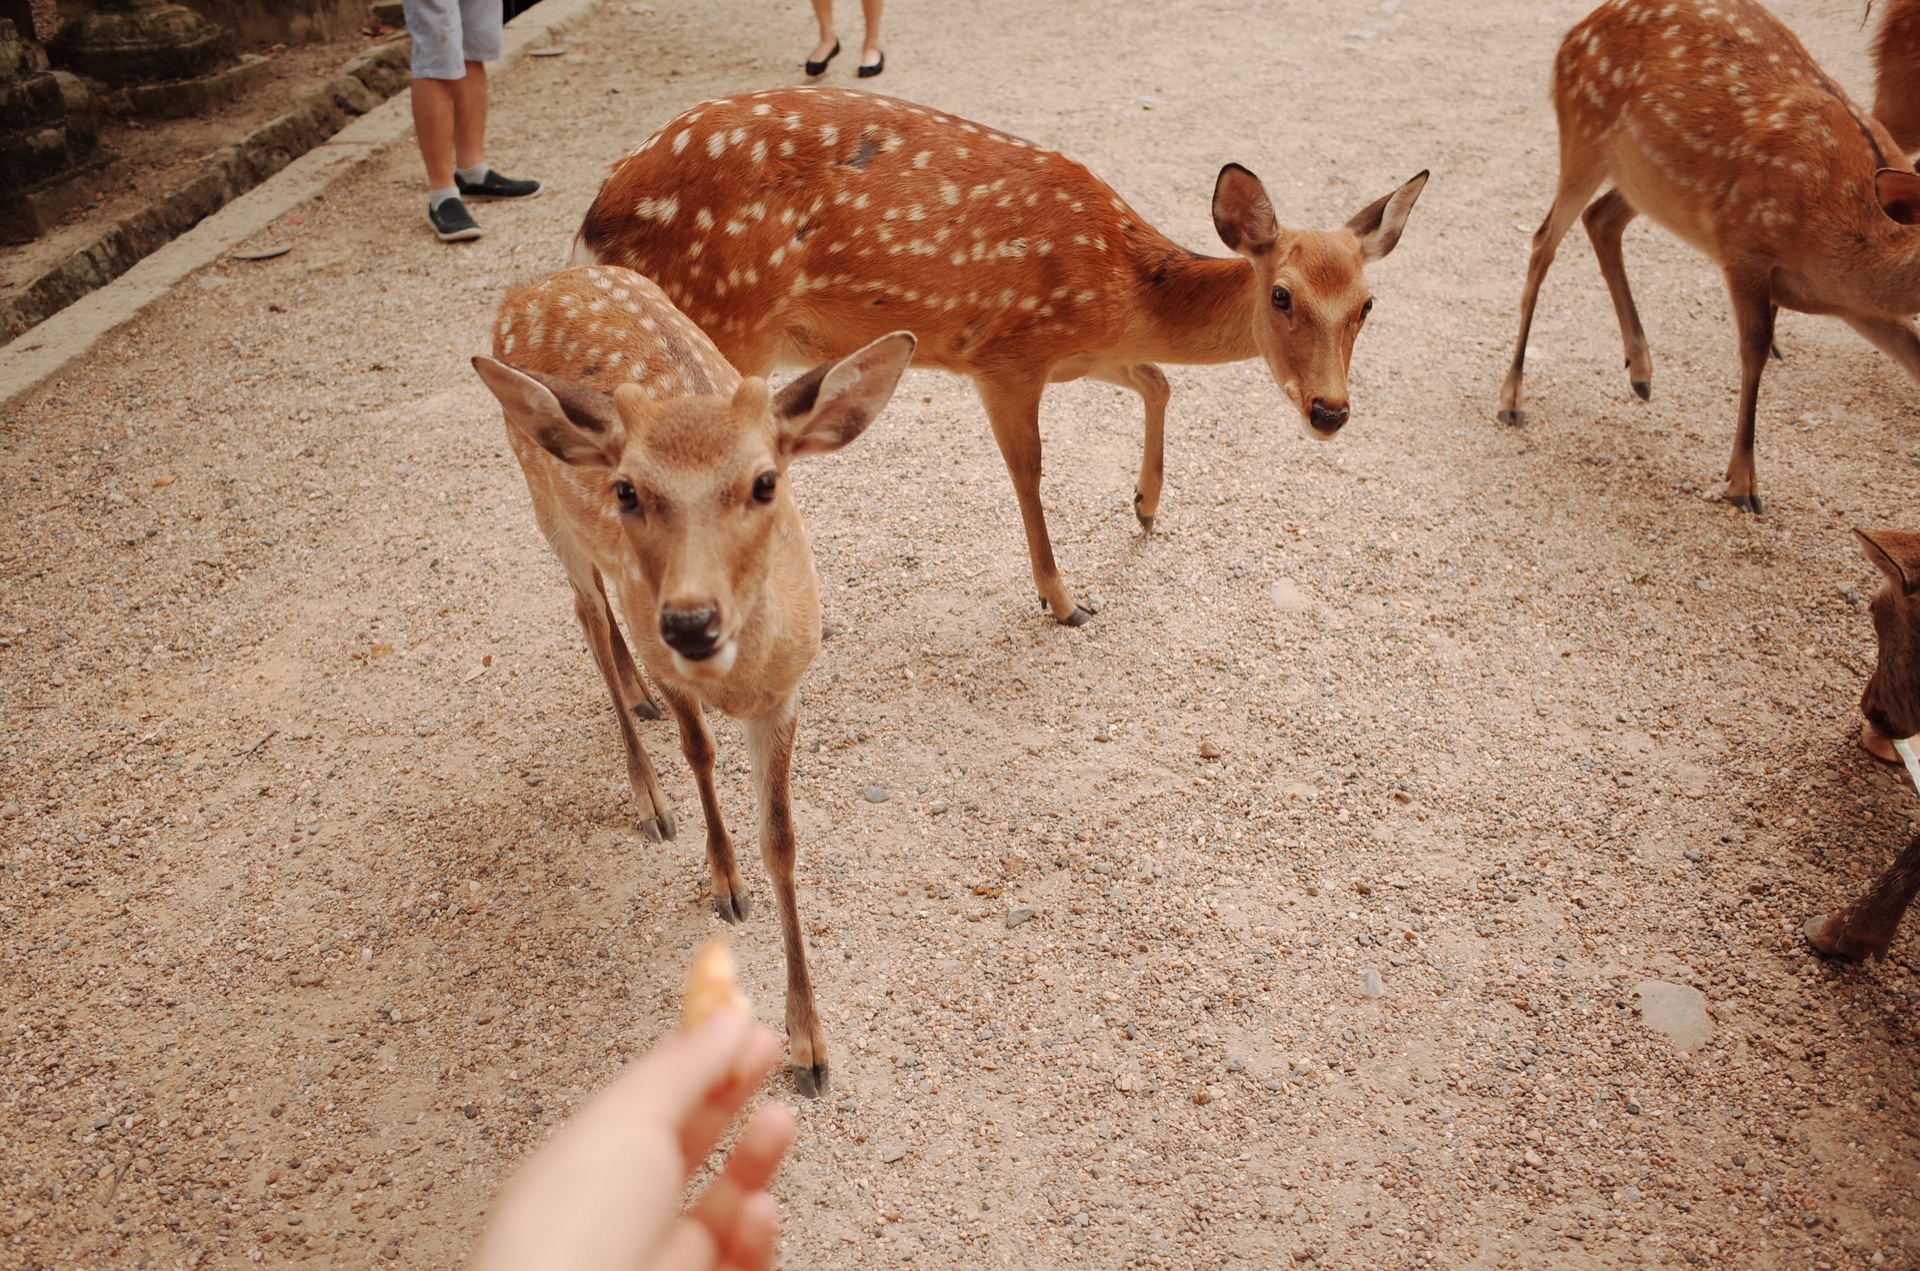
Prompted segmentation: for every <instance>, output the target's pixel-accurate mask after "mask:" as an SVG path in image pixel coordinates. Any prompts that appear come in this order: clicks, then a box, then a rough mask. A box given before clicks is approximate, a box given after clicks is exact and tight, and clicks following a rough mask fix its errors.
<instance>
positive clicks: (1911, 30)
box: [1873, 0, 1920, 154]
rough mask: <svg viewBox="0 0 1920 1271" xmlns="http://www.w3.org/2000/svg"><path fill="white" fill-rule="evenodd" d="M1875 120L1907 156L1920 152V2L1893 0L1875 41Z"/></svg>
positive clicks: (1882, 19)
mask: <svg viewBox="0 0 1920 1271" xmlns="http://www.w3.org/2000/svg"><path fill="white" fill-rule="evenodd" d="M1873 117H1874V118H1875V119H1878V120H1879V121H1880V122H1881V123H1882V124H1884V125H1886V129H1887V131H1888V132H1889V133H1891V134H1892V135H1893V140H1894V144H1896V145H1898V146H1899V147H1900V149H1901V151H1902V152H1903V153H1905V154H1912V153H1913V152H1914V151H1916V150H1920V0H1889V3H1888V4H1887V8H1886V12H1884V13H1883V14H1881V15H1880V30H1879V31H1878V32H1877V33H1876V34H1875V35H1874V39H1873Z"/></svg>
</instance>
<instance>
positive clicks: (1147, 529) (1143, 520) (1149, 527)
mask: <svg viewBox="0 0 1920 1271" xmlns="http://www.w3.org/2000/svg"><path fill="white" fill-rule="evenodd" d="M1134 515H1135V516H1138V517H1140V531H1141V533H1143V534H1151V533H1153V518H1152V517H1151V516H1144V515H1142V514H1141V513H1138V512H1135V513H1134Z"/></svg>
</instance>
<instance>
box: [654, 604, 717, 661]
mask: <svg viewBox="0 0 1920 1271" xmlns="http://www.w3.org/2000/svg"><path fill="white" fill-rule="evenodd" d="M660 638H661V639H662V640H664V641H666V642H667V647H668V648H669V649H672V650H673V651H674V652H675V653H677V654H679V655H680V656H681V657H683V658H685V659H687V660H688V661H689V662H703V661H705V660H706V659H708V658H710V657H712V656H713V655H714V652H715V651H716V650H717V649H718V648H719V647H720V609H719V607H718V606H717V605H698V606H692V607H687V608H679V607H676V608H665V607H662V608H661V610H660Z"/></svg>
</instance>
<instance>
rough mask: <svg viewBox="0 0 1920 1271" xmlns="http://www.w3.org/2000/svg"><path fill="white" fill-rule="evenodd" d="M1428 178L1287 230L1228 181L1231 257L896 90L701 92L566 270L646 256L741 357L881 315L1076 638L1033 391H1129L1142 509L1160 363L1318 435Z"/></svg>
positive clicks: (1224, 200)
mask: <svg viewBox="0 0 1920 1271" xmlns="http://www.w3.org/2000/svg"><path fill="white" fill-rule="evenodd" d="M1426 178H1427V174H1426V173H1424V172H1422V173H1420V174H1419V175H1418V176H1416V177H1414V178H1413V179H1412V180H1411V181H1408V182H1407V183H1406V184H1405V185H1403V186H1401V187H1400V188H1399V189H1397V190H1395V191H1394V192H1393V193H1391V194H1389V195H1387V196H1385V197H1384V198H1381V199H1378V200H1376V201H1375V202H1373V203H1371V204H1369V205H1368V206H1367V207H1365V208H1363V209H1361V211H1360V212H1359V213H1358V214H1357V215H1356V216H1355V217H1354V218H1353V219H1352V220H1351V221H1349V222H1348V223H1347V224H1346V225H1344V226H1341V227H1340V228H1338V229H1334V230H1297V229H1286V228H1283V227H1282V226H1281V225H1280V223H1279V221H1278V219H1277V218H1276V217H1275V215H1274V211H1273V206H1272V204H1271V203H1270V202H1269V200H1268V198H1267V194H1266V191H1265V189H1264V188H1263V187H1262V186H1261V184H1260V181H1259V178H1257V177H1255V176H1254V175H1253V173H1251V172H1249V171H1247V170H1246V169H1245V168H1243V167H1240V166H1239V165H1237V164H1229V165H1228V166H1227V167H1225V168H1224V169H1222V170H1221V172H1220V175H1219V178H1218V180H1217V182H1216V184H1215V187H1214V195H1213V219H1214V225H1215V227H1216V228H1217V229H1218V231H1219V233H1220V236H1221V238H1222V239H1223V240H1224V241H1225V242H1226V244H1227V246H1228V247H1230V248H1232V249H1233V250H1234V251H1235V252H1236V253H1238V256H1237V258H1232V259H1224V260H1220V259H1210V258H1207V257H1203V256H1198V255H1196V254H1194V253H1193V252H1190V251H1187V250H1186V249H1185V248H1183V247H1180V246H1178V245H1176V244H1175V243H1173V242H1172V241H1171V240H1170V239H1168V238H1167V237H1166V236H1165V235H1163V234H1161V233H1160V232H1159V231H1158V230H1155V229H1154V228H1153V227H1152V226H1151V225H1148V224H1147V223H1146V222H1145V221H1144V220H1143V219H1142V218H1141V217H1140V215H1139V214H1138V213H1136V212H1135V211H1134V210H1133V209H1132V208H1130V207H1128V206H1127V204H1126V202H1125V201H1123V200H1122V199H1121V198H1120V197H1119V195H1117V194H1115V193H1114V192H1113V190H1112V189H1110V188H1109V187H1108V186H1107V184H1106V183H1105V182H1103V181H1101V180H1100V178H1098V177H1096V176H1094V175H1093V173H1091V172H1089V171H1088V170H1087V169H1086V168H1084V167H1082V166H1081V165H1080V164H1078V163H1075V162H1074V161H1073V160H1071V159H1068V158H1066V157H1064V156H1063V155H1060V154H1058V153H1056V152H1054V151H1052V150H1049V149H1046V148H1045V147H1042V146H1036V145H1033V144H1032V143H1030V142H1026V141H1022V140H1020V139H1019V138H1017V137H1012V136H1008V135H1007V134H1006V133H1003V132H999V131H997V130H995V129H992V128H988V127H985V126H983V125H980V124H975V123H969V122H968V121H966V120H964V119H960V118H958V117H956V116H953V115H948V114H944V113H942V112H940V111H936V110H932V109H929V108H927V107H924V106H917V105H914V104H913V103H911V102H905V101H898V100H895V99H892V98H888V97H881V96H877V95H875V94H872V93H863V92H857V91H854V90H822V89H811V88H793V89H774V90H769V91H765V92H757V93H751V94H748V95H745V96H741V97H734V98H722V99H720V100H718V101H709V102H704V103H702V104H700V105H698V106H695V107H693V108H692V109H690V110H688V111H685V112H684V113H682V114H681V115H679V116H678V117H677V118H675V119H673V120H671V121H669V122H668V123H667V124H666V126H664V127H663V128H661V129H660V130H659V131H658V132H656V133H655V134H654V135H653V136H652V137H650V138H649V139H648V140H647V141H645V142H644V143H642V144H641V146H640V148H639V149H637V150H635V151H634V152H633V154H631V155H629V156H628V157H627V158H626V159H624V160H622V161H621V162H620V163H619V164H618V165H616V166H615V168H614V170H613V172H612V174H611V175H610V176H609V177H608V178H607V181H606V183H605V184H604V185H603V186H602V187H601V189H600V194H599V196H598V197H597V198H596V199H595V200H594V202H593V206H592V207H591V208H590V209H589V210H588V212H587V216H586V220H585V221H584V223H583V224H582V226H581V229H580V233H579V236H578V238H577V240H576V242H575V256H574V259H575V261H576V262H577V263H588V262H600V263H607V264H617V265H625V266H627V267H629V268H632V269H637V270H639V271H640V272H642V273H644V274H646V275H647V276H649V277H651V278H653V279H654V280H655V281H657V282H659V283H660V285H661V287H662V288H663V289H665V291H666V293H667V295H668V296H670V297H672V298H673V300H674V301H675V302H676V303H678V304H679V305H680V307H681V308H682V309H684V310H685V311H686V312H687V315H688V316H689V317H691V318H693V319H694V320H695V321H696V322H698V323H699V324H700V325H701V327H702V328H703V329H704V330H705V331H706V332H707V333H708V334H709V335H710V336H712V337H713V340H714V343H715V344H717V345H718V346H719V348H720V350H721V352H722V353H724V354H725V355H726V356H727V358H728V359H729V360H730V361H731V362H732V363H733V364H734V365H735V366H737V367H739V368H740V369H741V370H742V371H744V372H747V373H749V374H765V373H766V372H767V371H768V370H769V369H771V368H772V367H774V366H775V365H778V364H781V363H809V362H812V361H817V360H819V359H822V358H828V357H837V356H841V355H844V354H845V353H848V352H850V351H852V350H853V349H856V348H858V347H860V346H861V345H863V344H865V343H866V342H867V341H869V340H872V339H873V338H875V337H876V336H878V335H879V334H881V333H883V332H885V331H888V330H891V329H893V328H895V327H907V328H911V329H912V330H913V332H914V333H915V334H916V335H917V336H918V337H919V341H920V342H919V348H918V351H917V352H916V353H915V359H916V364H918V365H923V366H932V367H937V368H939V369H942V370H947V371H953V372H957V373H958V374H961V375H967V376H970V377H972V379H973V381H974V383H975V385H976V386H977V387H978V389H979V392H980V396H981V399H982V401H983V402H984V403H985V405H986V409H987V417H988V420H989V422H990V423H991V424H992V427H993V436H994V440H995V441H996V442H997V443H998V445H999V447H1000V454H1001V457H1002V458H1003V459H1004V460H1005V461H1006V464H1007V469H1008V471H1009V472H1010V473H1011V475H1012V477H1013V488H1014V493H1015V495H1016V496H1017V498H1018V500H1019V505H1020V518H1021V521H1022V523H1023V524H1024V527H1025V529H1026V538H1027V551H1028V554H1029V555H1030V556H1031V558H1032V565H1033V578H1034V583H1035V584H1036V586H1037V587H1038V588H1039V591H1040V600H1041V603H1042V605H1043V606H1045V608H1046V609H1047V610H1048V611H1049V612H1050V613H1051V614H1052V615H1053V617H1054V618H1055V619H1057V620H1058V621H1060V622H1063V623H1067V624H1069V625H1074V626H1077V625H1079V624H1080V623H1083V622H1085V621H1086V620H1087V618H1088V613H1087V611H1086V610H1085V609H1083V608H1081V607H1080V606H1079V605H1078V604H1076V603H1075V601H1074V597H1073V594H1072V592H1071V591H1069V590H1068V587H1067V584H1066V582H1065V581H1064V580H1063V579H1062V578H1061V576H1060V571H1059V569H1058V568H1057V567H1056V566H1055V564H1054V559H1053V547H1052V544H1051V542H1050V541H1049V539H1048V537H1047V523H1046V514H1045V511H1044V510H1043V508H1042V507H1041V503H1040V397H1041V394H1042V392H1043V391H1044V390H1045V388H1046V386H1047V385H1048V384H1049V383H1059V382H1062V381H1066V380H1075V379H1080V378H1082V377H1088V378H1092V379H1097V380H1103V381H1106V382H1108V383H1111V384H1117V385H1120V386H1121V387H1124V388H1128V389H1131V390H1133V391H1134V392H1136V393H1138V394H1139V395H1140V397H1141V399H1142V400H1143V401H1144V403H1145V405H1146V445H1145V453H1144V456H1143V458H1142V460H1141V465H1140V477H1139V481H1138V483H1137V485H1136V487H1135V491H1134V511H1135V514H1136V515H1137V516H1138V517H1139V519H1140V523H1141V525H1142V526H1144V527H1146V528H1147V529H1149V530H1151V529H1152V527H1153V521H1154V517H1155V515H1156V514H1157V512H1158V509H1159V503H1160V491H1161V485H1162V477H1163V472H1164V443H1163V437H1164V428H1165V421H1166V410H1167V399H1168V386H1167V378H1166V376H1165V375H1164V374H1163V373H1162V372H1161V370H1160V368H1159V367H1158V366H1157V365H1155V363H1158V362H1177V363H1212V362H1234V361H1240V360H1243V359H1246V358H1252V357H1262V358H1264V359H1265V360H1266V362H1267V365H1268V367H1269V368H1270V369H1271V370H1272V372H1273V376H1274V379H1275V380H1276V381H1278V382H1279V384H1280V387H1281V389H1282V390H1283V391H1284V392H1285V393H1286V395H1287V397H1288V398H1289V399H1290V400H1291V401H1292V402H1293V404H1294V406H1295V408H1296V409H1298V410H1299V412H1300V416H1301V419H1302V420H1303V421H1304V423H1305V426H1306V428H1307V431H1308V433H1309V434H1310V435H1312V436H1314V437H1318V438H1322V439H1325V438H1328V437H1331V436H1333V434H1334V433H1335V432H1336V431H1337V430H1338V429H1339V428H1340V426H1341V425H1342V424H1344V423H1345V422H1346V421H1347V412H1348V398H1347V367H1348V363H1349V361H1350V360H1351V358H1352V355H1353V343H1354V339H1355V337H1357V336H1358V335H1359V333H1360V327H1361V324H1362V323H1363V322H1364V321H1365V320H1366V316H1367V312H1368V310H1370V309H1371V308H1372V306H1373V297H1372V293H1371V292H1370V291H1369V289H1368V287H1367V280H1366V275H1365V270H1364V267H1365V265H1366V264H1367V263H1368V262H1370V261H1375V260H1379V259H1380V258H1381V257H1383V256H1385V255H1386V254H1387V253H1388V252H1390V251H1392V250H1393V247H1394V244H1395V243H1397V242H1398V241H1399V239H1400V233H1401V230H1402V229H1403V228H1404V227H1405V225H1406V221H1407V215H1408V213H1410V212H1411V211H1412V210H1413V205H1414V201H1415V200H1416V199H1417V198H1418V197H1419V195H1420V190H1421V188H1422V187H1423V186H1424V185H1425V183H1426Z"/></svg>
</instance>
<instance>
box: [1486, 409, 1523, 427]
mask: <svg viewBox="0 0 1920 1271" xmlns="http://www.w3.org/2000/svg"><path fill="white" fill-rule="evenodd" d="M1494 418H1495V419H1497V420H1499V421H1500V422H1501V423H1503V424H1505V425H1507V427H1509V428H1519V427H1521V426H1523V425H1524V424H1525V423H1526V422H1527V412H1526V411H1524V410H1503V411H1500V412H1499V413H1498V414H1496V415H1495V416H1494Z"/></svg>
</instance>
